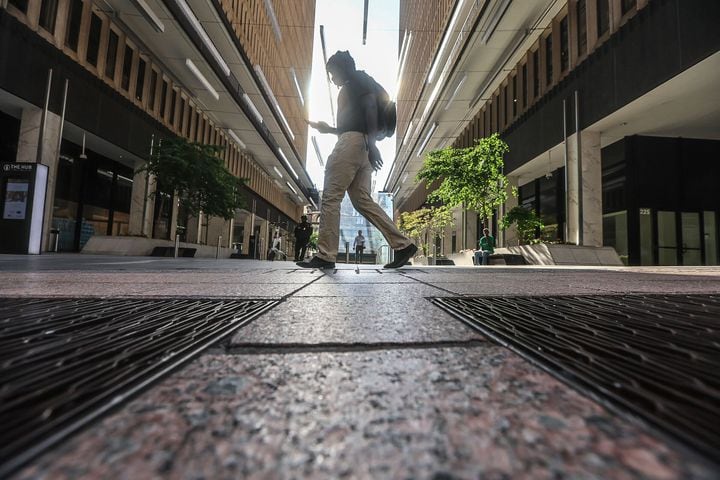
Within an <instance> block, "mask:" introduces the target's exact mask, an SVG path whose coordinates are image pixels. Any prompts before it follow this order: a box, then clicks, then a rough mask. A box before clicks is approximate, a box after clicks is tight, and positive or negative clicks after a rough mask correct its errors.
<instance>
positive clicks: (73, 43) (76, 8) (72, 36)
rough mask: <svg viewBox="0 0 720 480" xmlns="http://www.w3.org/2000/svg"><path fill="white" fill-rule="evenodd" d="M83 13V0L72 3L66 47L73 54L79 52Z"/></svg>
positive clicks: (74, 0) (75, 0) (73, 0)
mask: <svg viewBox="0 0 720 480" xmlns="http://www.w3.org/2000/svg"><path fill="white" fill-rule="evenodd" d="M82 12H83V2H82V0H72V2H70V11H69V12H68V25H67V33H66V35H65V46H66V47H68V48H69V49H70V50H72V51H73V52H77V47H78V39H79V38H80V24H81V23H82Z"/></svg>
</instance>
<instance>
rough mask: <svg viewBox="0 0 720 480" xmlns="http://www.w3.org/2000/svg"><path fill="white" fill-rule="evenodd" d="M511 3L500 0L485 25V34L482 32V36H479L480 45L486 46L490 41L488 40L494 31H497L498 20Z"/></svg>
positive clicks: (509, 0)
mask: <svg viewBox="0 0 720 480" xmlns="http://www.w3.org/2000/svg"><path fill="white" fill-rule="evenodd" d="M511 1H512V0H500V2H499V3H498V4H497V8H496V9H495V11H494V12H493V14H492V17H490V19H489V20H488V21H487V23H486V24H485V32H483V34H482V35H481V36H480V43H481V44H482V45H487V43H488V42H489V41H490V38H491V37H492V36H493V34H494V33H495V30H496V29H497V26H498V24H499V23H500V20H502V18H503V16H505V12H506V11H507V9H508V7H509V6H510V2H511Z"/></svg>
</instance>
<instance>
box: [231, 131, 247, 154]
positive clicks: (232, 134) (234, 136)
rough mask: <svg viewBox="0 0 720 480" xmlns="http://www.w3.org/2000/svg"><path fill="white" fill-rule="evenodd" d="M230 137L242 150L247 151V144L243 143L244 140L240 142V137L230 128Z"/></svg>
mask: <svg viewBox="0 0 720 480" xmlns="http://www.w3.org/2000/svg"><path fill="white" fill-rule="evenodd" d="M228 135H229V136H230V137H231V138H232V139H233V140H235V143H237V144H238V146H239V147H240V148H242V149H243V150H245V149H246V148H247V147H246V146H245V142H243V141H242V140H240V137H238V135H237V133H235V132H234V131H233V130H231V129H229V128H228Z"/></svg>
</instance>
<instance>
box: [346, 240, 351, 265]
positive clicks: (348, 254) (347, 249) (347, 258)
mask: <svg viewBox="0 0 720 480" xmlns="http://www.w3.org/2000/svg"><path fill="white" fill-rule="evenodd" d="M345 263H350V242H345Z"/></svg>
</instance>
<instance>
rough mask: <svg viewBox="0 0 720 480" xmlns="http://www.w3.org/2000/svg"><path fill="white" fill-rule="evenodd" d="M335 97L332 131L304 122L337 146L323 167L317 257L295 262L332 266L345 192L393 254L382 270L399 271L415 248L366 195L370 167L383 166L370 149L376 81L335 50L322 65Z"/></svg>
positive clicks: (373, 147) (323, 125)
mask: <svg viewBox="0 0 720 480" xmlns="http://www.w3.org/2000/svg"><path fill="white" fill-rule="evenodd" d="M326 68H327V71H328V73H329V74H330V76H331V78H332V81H333V83H334V84H335V85H337V86H339V87H341V88H340V93H339V94H338V112H337V127H331V126H329V125H328V124H327V123H325V122H309V123H310V126H311V127H313V128H315V129H317V130H318V131H319V132H320V133H334V134H335V135H337V136H338V140H337V143H336V144H335V148H334V149H333V151H332V153H331V154H330V156H329V157H328V160H327V164H326V166H325V184H324V187H323V196H322V205H321V209H320V230H319V232H318V253H317V255H315V256H314V257H313V258H312V259H311V260H310V261H307V262H298V263H297V265H298V266H300V267H303V268H334V267H335V257H336V256H337V251H338V239H339V236H340V203H341V202H342V199H343V197H344V196H345V192H346V191H347V193H348V195H349V196H350V200H351V201H352V204H353V207H355V209H356V210H357V211H358V212H360V214H361V215H362V216H364V217H365V218H366V219H367V220H368V221H369V222H370V223H372V224H373V225H375V227H377V229H378V230H380V232H382V234H383V236H384V237H385V239H386V240H387V241H388V243H389V244H390V247H392V249H393V250H395V259H394V261H392V262H390V263H388V264H387V265H385V268H398V267H401V266H403V265H405V264H406V263H407V261H408V260H409V259H410V258H412V256H413V255H415V252H417V247H416V246H415V245H414V244H413V243H412V241H411V240H410V239H409V238H407V237H406V236H404V235H403V234H402V233H400V230H398V228H397V227H396V226H395V224H394V223H393V221H392V220H391V219H390V217H388V216H387V214H386V213H385V211H384V210H383V209H382V208H380V206H379V205H378V204H377V203H375V202H374V201H373V199H372V196H371V191H370V190H371V186H370V185H371V178H372V173H373V166H374V165H382V158H381V156H380V152H379V151H378V149H377V146H376V145H375V138H376V135H377V131H378V108H377V93H376V87H375V82H374V80H372V78H371V77H370V76H369V75H368V74H366V73H365V72H362V71H358V70H356V69H355V60H353V58H352V57H351V56H350V53H348V52H347V51H345V52H337V53H335V54H334V55H333V56H331V57H330V58H329V59H328V62H327V65H326Z"/></svg>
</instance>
